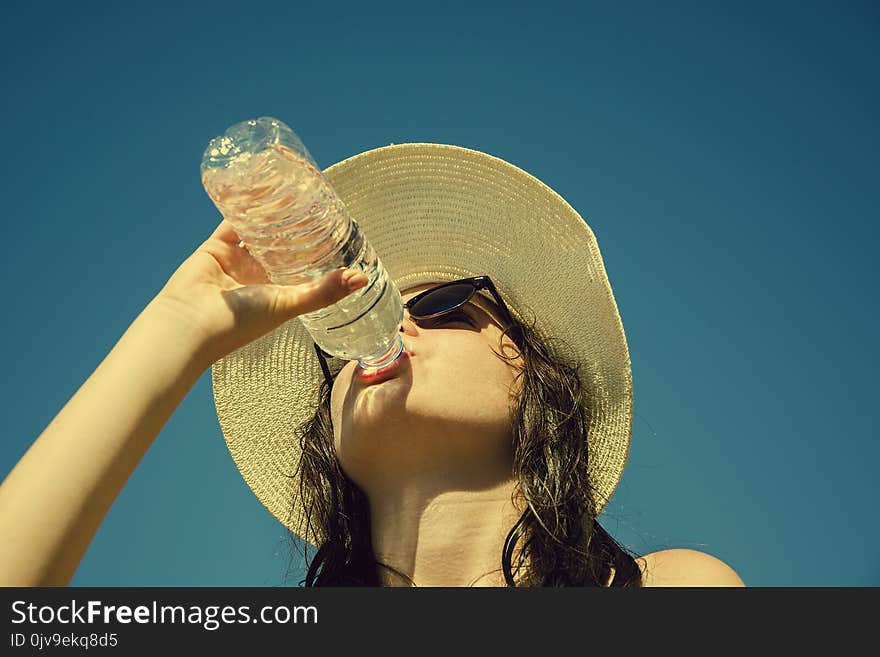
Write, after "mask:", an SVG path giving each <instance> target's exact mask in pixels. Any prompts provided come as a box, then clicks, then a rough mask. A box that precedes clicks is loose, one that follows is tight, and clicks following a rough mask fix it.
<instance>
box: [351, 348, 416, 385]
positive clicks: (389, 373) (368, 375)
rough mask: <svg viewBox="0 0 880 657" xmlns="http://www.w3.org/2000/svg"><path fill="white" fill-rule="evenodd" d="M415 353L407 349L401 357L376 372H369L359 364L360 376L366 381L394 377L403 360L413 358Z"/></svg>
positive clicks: (377, 381) (370, 381) (378, 380)
mask: <svg viewBox="0 0 880 657" xmlns="http://www.w3.org/2000/svg"><path fill="white" fill-rule="evenodd" d="M414 355H415V354H414V353H413V352H412V351H411V350H410V349H406V350H404V352H403V353H402V354H401V355H400V357H398V358H396V359H395V360H394V362H393V363H391V364H390V365H386V366H385V367H383V368H382V369H381V370H378V371H375V372H367V371H365V370H364V368H362V367H361V366H360V365H358V366H357V373H358V378H359V379H360V380H361V381H363V382H364V383H379V382H381V381H385V380H387V379H390V378H392V377H393V376H394V375H395V374H396V373H397V372H398V370H400V367H401V365H402V364H403V361H405V360H407V359H409V358H412V357H413V356H414Z"/></svg>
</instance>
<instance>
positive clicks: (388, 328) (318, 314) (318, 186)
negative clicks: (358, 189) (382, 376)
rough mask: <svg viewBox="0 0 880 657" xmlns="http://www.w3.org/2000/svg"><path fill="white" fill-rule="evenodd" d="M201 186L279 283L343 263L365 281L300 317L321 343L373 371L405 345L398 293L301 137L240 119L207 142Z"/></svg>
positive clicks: (266, 120) (265, 122) (269, 123)
mask: <svg viewBox="0 0 880 657" xmlns="http://www.w3.org/2000/svg"><path fill="white" fill-rule="evenodd" d="M201 174H202V185H203V186H204V188H205V191H206V192H207V193H208V196H210V197H211V200H212V201H213V202H214V205H216V206H217V209H218V210H219V211H220V213H221V214H222V215H223V217H224V218H225V219H226V220H227V221H228V222H229V223H230V224H231V225H232V227H233V229H234V230H235V232H236V234H238V236H239V238H240V239H241V240H242V242H244V244H245V246H246V247H247V250H248V252H249V253H250V254H251V255H252V256H253V257H254V259H256V260H257V262H259V263H260V265H262V267H263V269H264V270H265V271H266V276H267V277H268V278H269V280H270V281H272V282H273V283H275V284H277V285H298V284H301V283H306V282H309V281H311V280H313V279H316V278H320V277H322V276H323V275H324V274H326V273H327V272H328V271H330V270H332V269H338V268H351V269H360V270H361V271H363V272H364V273H365V274H366V275H367V277H368V278H369V282H368V283H367V284H366V285H365V286H363V287H362V288H360V289H358V290H355V291H354V292H352V293H350V294H349V295H348V296H346V297H345V298H343V299H342V300H341V301H339V302H337V303H335V304H333V305H331V306H327V307H326V308H321V309H320V310H317V311H315V312H311V313H305V314H302V315H300V316H299V319H300V321H302V323H303V326H305V328H306V330H307V331H308V332H309V334H310V335H311V336H312V339H313V340H314V341H315V343H317V345H318V346H319V347H321V349H323V350H324V351H326V352H327V353H329V354H333V355H334V356H338V357H340V358H344V359H346V360H354V359H358V364H359V365H360V366H361V367H362V368H363V369H365V370H367V371H368V372H371V371H376V370H379V369H381V368H383V367H385V366H387V365H389V364H390V363H392V362H394V361H395V360H396V359H397V358H398V357H399V356H400V355H401V354H402V353H403V350H404V345H403V340H402V339H401V337H400V333H399V331H398V328H399V327H400V323H401V322H402V321H403V300H402V298H401V296H400V291H399V290H398V289H397V286H396V285H395V284H394V281H393V280H391V279H390V278H389V276H388V274H387V272H386V271H385V268H384V267H383V266H382V262H381V260H380V259H379V257H378V256H377V255H376V253H375V251H373V248H372V247H371V246H370V244H369V242H367V240H366V239H365V238H364V235H363V233H362V232H361V230H360V227H359V226H358V223H357V221H355V220H354V219H352V218H351V217H350V216H349V214H348V212H347V211H346V209H345V206H344V205H343V203H342V201H341V200H340V199H339V197H338V196H337V195H336V192H335V191H334V190H333V188H332V187H331V186H330V183H329V182H327V180H326V179H325V178H324V175H323V174H322V173H321V171H320V169H319V168H318V167H317V165H316V164H315V162H314V160H313V159H312V156H311V155H310V154H309V152H308V150H306V147H305V146H304V145H303V143H302V142H301V141H300V139H299V137H298V136H297V135H296V134H295V133H294V132H293V130H291V129H290V128H289V127H288V126H287V125H285V124H284V123H283V122H282V121H279V120H278V119H274V118H272V117H268V116H264V117H261V118H259V119H251V120H249V121H242V122H241V123H237V124H235V125H233V126H231V127H230V128H229V129H228V130H226V132H225V133H224V134H223V135H221V136H219V137H216V138H214V139H212V140H211V141H210V143H209V144H208V147H207V148H206V149H205V153H204V156H203V157H202V165H201Z"/></svg>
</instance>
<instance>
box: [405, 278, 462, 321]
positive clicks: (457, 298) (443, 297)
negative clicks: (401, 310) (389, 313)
mask: <svg viewBox="0 0 880 657" xmlns="http://www.w3.org/2000/svg"><path fill="white" fill-rule="evenodd" d="M473 291H474V286H473V285H469V284H467V283H462V284H460V285H447V286H446V287H444V288H440V289H439V290H434V291H433V292H431V293H430V294H427V295H425V296H424V297H422V298H421V299H419V300H418V301H417V302H416V303H415V304H413V306H412V307H411V308H410V309H409V314H410V315H411V316H412V317H429V316H430V315H436V314H437V313H442V312H444V311H446V310H449V309H450V308H455V307H456V306H459V305H461V304H462V303H464V302H465V301H466V300H467V299H468V297H470V295H471V293H472V292H473Z"/></svg>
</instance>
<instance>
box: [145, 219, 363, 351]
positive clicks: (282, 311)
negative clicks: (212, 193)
mask: <svg viewBox="0 0 880 657" xmlns="http://www.w3.org/2000/svg"><path fill="white" fill-rule="evenodd" d="M238 241H239V238H238V235H236V234H235V232H234V231H233V230H232V226H231V225H230V224H229V223H228V222H227V221H226V220H223V221H221V222H220V224H219V225H218V226H217V229H216V230H215V231H214V232H213V234H212V235H211V236H210V237H209V238H208V239H207V240H205V242H204V243H202V244H201V246H199V247H198V248H197V249H196V250H195V252H194V253H193V254H192V255H191V256H189V257H188V258H187V259H186V260H185V261H184V262H183V264H181V265H180V267H178V269H177V271H175V272H174V275H173V276H172V277H171V278H170V279H169V280H168V282H167V283H166V284H165V287H163V288H162V290H161V291H160V292H159V294H158V295H157V296H156V298H155V299H154V301H153V304H154V305H158V306H160V307H163V308H164V309H165V310H166V311H167V312H170V313H172V315H173V317H174V319H175V320H178V321H182V322H184V323H185V324H186V325H187V326H189V327H190V328H191V329H192V330H193V331H194V332H195V333H196V334H197V335H198V336H199V338H200V342H201V344H202V348H203V350H204V354H203V355H204V356H205V357H206V358H207V359H208V360H209V362H211V363H213V362H214V361H216V360H218V359H220V358H222V357H223V356H225V355H227V354H229V353H231V352H233V351H235V350H236V349H238V348H239V347H242V346H244V345H246V344H248V343H250V342H252V341H254V340H256V339H257V338H259V337H261V336H263V335H265V334H266V333H268V332H269V331H272V330H274V329H276V328H278V327H279V326H280V325H281V324H283V323H284V322H286V321H288V320H290V319H293V318H294V317H297V316H299V315H302V314H304V313H308V312H313V311H315V310H318V309H319V308H324V307H326V306H330V305H332V304H334V303H336V302H337V301H339V300H341V299H342V298H344V297H346V296H347V295H348V294H350V293H351V292H353V291H354V290H356V289H358V288H360V287H363V286H364V285H365V284H366V282H367V280H368V279H367V276H366V274H364V273H363V272H358V271H352V270H342V269H336V270H333V271H331V272H328V273H327V274H326V275H325V276H324V277H323V278H320V279H317V280H316V281H313V282H310V283H305V284H302V285H274V284H272V283H271V282H270V281H269V279H268V278H267V276H266V272H265V271H264V270H263V268H262V266H261V265H260V264H259V263H258V262H257V261H256V260H255V259H254V258H253V257H252V256H251V255H250V253H248V252H247V250H246V249H244V248H243V247H240V246H238Z"/></svg>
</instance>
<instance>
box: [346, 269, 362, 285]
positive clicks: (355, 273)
mask: <svg viewBox="0 0 880 657" xmlns="http://www.w3.org/2000/svg"><path fill="white" fill-rule="evenodd" d="M366 281H367V275H366V274H365V273H363V272H362V271H361V270H359V269H346V270H345V273H343V274H342V282H343V283H345V284H346V285H347V286H348V287H352V288H354V287H360V286H361V285H363V284H364V283H365V282H366Z"/></svg>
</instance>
